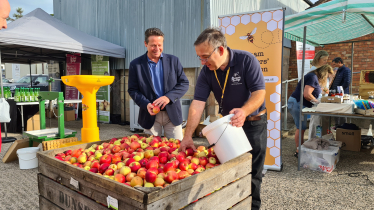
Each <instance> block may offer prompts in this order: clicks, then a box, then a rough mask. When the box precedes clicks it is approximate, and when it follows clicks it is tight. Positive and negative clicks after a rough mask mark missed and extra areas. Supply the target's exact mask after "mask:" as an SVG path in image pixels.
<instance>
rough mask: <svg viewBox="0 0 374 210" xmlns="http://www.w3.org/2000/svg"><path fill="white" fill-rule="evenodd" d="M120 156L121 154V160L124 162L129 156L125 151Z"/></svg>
mask: <svg viewBox="0 0 374 210" xmlns="http://www.w3.org/2000/svg"><path fill="white" fill-rule="evenodd" d="M121 154H122V160H125V159H126V158H128V157H129V156H130V153H128V152H126V151H123V152H122V153H121Z"/></svg>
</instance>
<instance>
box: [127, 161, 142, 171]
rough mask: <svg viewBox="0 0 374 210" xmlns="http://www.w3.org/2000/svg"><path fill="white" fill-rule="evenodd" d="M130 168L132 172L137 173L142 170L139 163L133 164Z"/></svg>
mask: <svg viewBox="0 0 374 210" xmlns="http://www.w3.org/2000/svg"><path fill="white" fill-rule="evenodd" d="M129 167H130V168H131V172H137V171H138V170H139V168H141V165H140V163H139V162H132V163H131V164H130V165H129Z"/></svg>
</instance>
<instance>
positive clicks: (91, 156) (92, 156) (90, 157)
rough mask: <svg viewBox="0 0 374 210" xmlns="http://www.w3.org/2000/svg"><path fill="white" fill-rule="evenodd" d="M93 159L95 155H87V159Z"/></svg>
mask: <svg viewBox="0 0 374 210" xmlns="http://www.w3.org/2000/svg"><path fill="white" fill-rule="evenodd" d="M93 160H95V155H90V156H88V158H87V161H93Z"/></svg>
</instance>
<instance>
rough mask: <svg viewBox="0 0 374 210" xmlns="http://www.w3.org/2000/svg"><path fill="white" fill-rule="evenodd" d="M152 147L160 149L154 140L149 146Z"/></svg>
mask: <svg viewBox="0 0 374 210" xmlns="http://www.w3.org/2000/svg"><path fill="white" fill-rule="evenodd" d="M149 145H150V146H151V147H159V142H158V141H155V140H152V141H151V143H150V144H149Z"/></svg>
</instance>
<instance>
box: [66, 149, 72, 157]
mask: <svg viewBox="0 0 374 210" xmlns="http://www.w3.org/2000/svg"><path fill="white" fill-rule="evenodd" d="M72 153H73V151H71V150H70V149H69V150H66V151H65V155H66V156H68V155H70V156H71V154H72Z"/></svg>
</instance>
